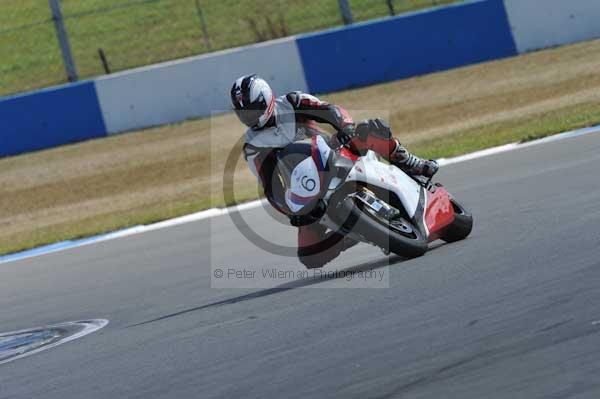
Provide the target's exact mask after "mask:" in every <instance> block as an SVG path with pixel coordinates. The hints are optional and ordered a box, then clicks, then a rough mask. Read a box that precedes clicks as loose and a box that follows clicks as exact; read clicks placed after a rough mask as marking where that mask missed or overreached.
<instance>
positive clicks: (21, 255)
mask: <svg viewBox="0 0 600 399" xmlns="http://www.w3.org/2000/svg"><path fill="white" fill-rule="evenodd" d="M597 132H600V126H594V127H590V128H585V129H579V130H574V131H571V132H565V133H560V134H555V135H553V136H548V137H545V138H542V139H539V140H533V141H529V142H526V143H522V144H520V143H510V144H506V145H501V146H499V147H492V148H488V149H485V150H481V151H476V152H472V153H470V154H466V155H461V156H458V157H454V158H441V159H439V160H438V161H439V163H440V165H442V166H445V165H451V164H455V163H460V162H466V161H470V160H472V159H477V158H483V157H487V156H490V155H495V154H500V153H503V152H507V151H514V150H518V149H521V148H526V147H531V146H535V145H540V144H546V143H550V142H553V141H559V140H565V139H569V138H573V137H578V136H583V135H586V134H592V133H597ZM265 203H266V200H264V199H262V200H255V201H251V202H246V203H244V204H240V205H236V206H233V207H229V208H212V209H207V210H205V211H201V212H196V213H192V214H189V215H185V216H181V217H178V218H174V219H169V220H165V221H162V222H158V223H153V224H148V225H143V226H134V227H130V228H127V229H124V230H118V231H115V232H112V233H108V234H102V235H99V236H94V237H89V238H83V239H81V240H74V241H63V242H59V243H56V244H50V245H45V246H43V247H39V248H34V249H30V250H27V251H23V252H17V253H14V254H10V255H5V256H0V264H2V263H8V262H14V261H17V260H22V259H28V258H33V257H36V256H41V255H46V254H50V253H54V252H60V251H65V250H67V249H72V248H77V247H82V246H84V245H90V244H96V243H99V242H103V241H108V240H113V239H115V238H121V237H128V236H132V235H136V234H141V233H146V232H148V231H154V230H160V229H164V228H167V227H173V226H178V225H182V224H186V223H190V222H196V221H199V220H204V219H210V218H213V217H217V216H222V215H226V214H227V213H229V212H230V211H231V210H237V211H244V210H248V209H254V208H258V207H260V206H262V205H263V204H265Z"/></svg>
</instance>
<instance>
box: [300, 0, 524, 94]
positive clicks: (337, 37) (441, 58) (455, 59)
mask: <svg viewBox="0 0 600 399" xmlns="http://www.w3.org/2000/svg"><path fill="white" fill-rule="evenodd" d="M297 43H298V49H299V51H300V56H301V59H302V63H303V66H304V73H305V75H306V82H307V83H308V87H309V90H310V91H311V92H316V93H327V92H332V91H336V90H342V89H348V88H351V87H358V86H365V85H369V84H373V83H379V82H385V81H390V80H396V79H401V78H406V77H410V76H416V75H422V74H426V73H430V72H435V71H441V70H445V69H450V68H455V67H459V66H463V65H468V64H473V63H477V62H482V61H488V60H493V59H497V58H502V57H508V56H512V55H516V54H517V51H516V48H515V43H514V40H513V37H512V34H511V31H510V27H509V25H508V20H507V16H506V11H505V9H504V5H503V3H502V1H501V0H484V1H477V2H472V3H466V4H464V5H456V6H449V7H443V8H438V9H433V10H429V11H424V12H419V13H413V14H409V15H406V16H399V17H395V18H388V19H383V20H378V21H374V22H366V23H362V24H357V25H353V26H350V27H344V28H340V29H332V30H329V31H325V32H320V33H315V34H308V35H304V36H300V37H298V39H297Z"/></svg>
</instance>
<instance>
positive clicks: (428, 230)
mask: <svg viewBox="0 0 600 399" xmlns="http://www.w3.org/2000/svg"><path fill="white" fill-rule="evenodd" d="M276 157H277V167H276V170H277V171H278V175H279V177H278V179H279V180H280V182H281V187H282V189H281V190H279V192H280V193H279V195H280V196H283V198H279V199H278V200H283V201H284V203H285V204H286V206H287V208H288V209H289V212H290V214H292V215H302V216H304V217H306V218H308V219H309V220H311V221H312V222H316V223H320V224H322V225H324V226H326V227H327V228H329V229H331V230H333V231H336V232H338V233H340V234H341V235H342V236H347V237H350V238H351V239H353V240H356V241H360V242H365V243H369V244H373V245H375V246H377V247H379V248H381V249H382V250H383V252H384V253H386V254H389V253H394V254H397V255H400V256H403V257H417V256H421V255H423V254H424V253H425V252H426V251H427V248H428V243H429V242H432V241H434V240H436V239H442V240H444V241H446V242H454V241H458V240H462V239H464V238H466V237H467V236H468V235H469V234H470V232H471V229H472V226H473V217H472V215H471V213H470V211H469V210H468V209H467V208H466V207H465V206H464V205H462V204H461V203H460V202H459V201H458V200H457V199H456V198H455V197H454V196H452V195H451V194H450V193H449V192H448V191H447V190H446V189H445V188H444V187H443V186H442V185H441V184H439V183H432V182H431V181H430V180H427V179H422V178H418V177H411V176H409V175H408V174H406V173H404V172H403V171H402V170H401V169H400V168H398V167H396V166H394V165H391V164H389V163H386V162H385V161H384V160H383V159H382V158H380V157H379V155H377V154H376V153H375V152H373V151H370V150H369V151H367V152H366V154H364V155H362V156H361V155H357V154H356V153H354V152H352V151H351V150H349V149H348V148H346V147H344V146H338V147H337V148H332V147H331V146H330V145H329V144H328V142H327V141H326V139H325V138H324V137H323V136H321V135H314V136H312V137H311V138H307V139H304V140H301V141H297V142H294V143H292V144H289V145H287V146H286V147H284V148H282V149H280V150H278V151H277V153H276Z"/></svg>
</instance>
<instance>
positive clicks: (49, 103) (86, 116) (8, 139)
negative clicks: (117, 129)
mask: <svg viewBox="0 0 600 399" xmlns="http://www.w3.org/2000/svg"><path fill="white" fill-rule="evenodd" d="M0 121H2V124H1V125H0V156H7V155H16V154H19V153H22V152H28V151H35V150H41V149H44V148H49V147H55V146H58V145H62V144H67V143H73V142H76V141H82V140H87V139H91V138H96V137H102V136H105V135H106V128H105V126H104V120H103V118H102V113H101V111H100V105H99V104H98V97H97V95H96V88H95V85H94V83H93V82H83V83H76V84H71V85H66V86H61V87H56V88H51V89H46V90H40V91H37V92H33V93H29V94H24V95H18V96H14V97H8V98H5V99H1V100H0Z"/></svg>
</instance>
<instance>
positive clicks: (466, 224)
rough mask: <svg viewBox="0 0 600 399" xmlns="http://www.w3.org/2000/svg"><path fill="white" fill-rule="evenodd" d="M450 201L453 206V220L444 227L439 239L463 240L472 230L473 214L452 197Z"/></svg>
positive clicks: (449, 240) (447, 240) (448, 240)
mask: <svg viewBox="0 0 600 399" xmlns="http://www.w3.org/2000/svg"><path fill="white" fill-rule="evenodd" d="M450 202H451V203H452V207H453V208H454V221H453V222H452V223H451V224H450V226H448V227H447V228H446V231H445V232H444V235H443V236H442V237H441V239H442V240H444V241H446V242H456V241H460V240H464V239H465V238H467V236H468V235H469V234H471V230H473V215H472V214H471V211H469V210H468V209H467V208H466V207H465V206H464V205H462V204H461V203H460V202H458V201H456V200H455V199H454V198H450Z"/></svg>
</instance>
